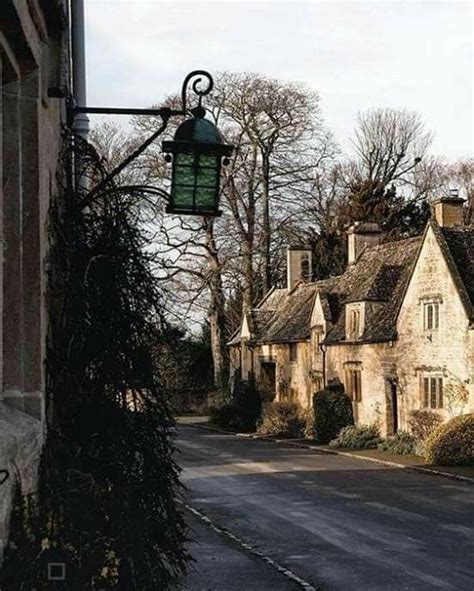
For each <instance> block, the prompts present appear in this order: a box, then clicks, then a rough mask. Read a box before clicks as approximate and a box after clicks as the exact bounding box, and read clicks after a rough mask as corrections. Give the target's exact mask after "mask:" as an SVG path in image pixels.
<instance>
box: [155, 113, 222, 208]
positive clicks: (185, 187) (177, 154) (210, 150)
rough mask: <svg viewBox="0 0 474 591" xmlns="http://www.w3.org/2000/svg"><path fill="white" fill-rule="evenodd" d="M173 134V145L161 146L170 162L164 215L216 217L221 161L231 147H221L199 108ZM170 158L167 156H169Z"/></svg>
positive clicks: (217, 137) (212, 128)
mask: <svg viewBox="0 0 474 591" xmlns="http://www.w3.org/2000/svg"><path fill="white" fill-rule="evenodd" d="M192 113H193V115H194V117H193V118H191V119H186V120H185V121H183V123H181V125H180V126H179V127H178V129H177V130H176V133H175V136H174V139H173V141H165V142H163V151H164V152H166V153H167V154H168V158H167V159H168V160H171V158H172V160H173V171H172V178H171V191H170V200H169V203H168V206H167V208H166V212H167V213H174V214H180V215H183V214H190V215H202V216H216V215H220V211H219V186H220V172H221V165H222V160H223V159H224V164H226V163H227V162H226V160H227V157H228V156H230V155H231V154H232V150H233V146H229V145H227V144H224V142H223V139H222V137H221V135H220V133H219V130H218V129H217V127H216V125H214V123H212V121H209V120H208V119H205V118H204V115H205V110H204V109H203V108H202V107H198V108H196V109H193V111H192ZM170 155H171V156H170Z"/></svg>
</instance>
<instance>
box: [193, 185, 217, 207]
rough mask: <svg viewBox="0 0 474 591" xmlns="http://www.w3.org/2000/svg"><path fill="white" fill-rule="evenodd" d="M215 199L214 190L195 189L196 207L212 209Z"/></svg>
mask: <svg viewBox="0 0 474 591" xmlns="http://www.w3.org/2000/svg"><path fill="white" fill-rule="evenodd" d="M215 197H216V190H215V189H206V188H204V189H203V188H197V189H196V205H197V206H198V207H204V208H209V209H210V208H212V207H214V200H215Z"/></svg>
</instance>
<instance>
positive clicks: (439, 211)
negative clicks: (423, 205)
mask: <svg viewBox="0 0 474 591" xmlns="http://www.w3.org/2000/svg"><path fill="white" fill-rule="evenodd" d="M432 206H433V211H434V217H435V220H436V222H437V223H438V226H440V227H441V228H452V227H454V226H462V225H463V224H464V199H463V198H462V197H459V191H458V190H457V189H451V190H450V191H449V197H439V198H438V199H435V200H434V201H433V202H432Z"/></svg>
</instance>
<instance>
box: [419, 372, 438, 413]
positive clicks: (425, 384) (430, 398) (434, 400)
mask: <svg viewBox="0 0 474 591" xmlns="http://www.w3.org/2000/svg"><path fill="white" fill-rule="evenodd" d="M443 390H444V383H443V376H442V375H440V374H429V373H426V374H424V375H422V376H421V380H420V396H421V406H422V408H425V409H429V410H443V408H444V392H443Z"/></svg>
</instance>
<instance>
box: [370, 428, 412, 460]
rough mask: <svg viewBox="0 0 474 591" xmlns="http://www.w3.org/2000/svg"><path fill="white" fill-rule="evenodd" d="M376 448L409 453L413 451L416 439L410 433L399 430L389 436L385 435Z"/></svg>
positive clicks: (404, 453)
mask: <svg viewBox="0 0 474 591" xmlns="http://www.w3.org/2000/svg"><path fill="white" fill-rule="evenodd" d="M378 448H379V450H380V451H387V452H389V453H392V454H401V455H410V454H414V453H415V450H416V440H415V437H414V436H413V435H412V434H411V433H407V432H406V431H400V432H398V433H395V435H392V436H391V437H387V439H385V441H381V442H380V443H379V445H378Z"/></svg>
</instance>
